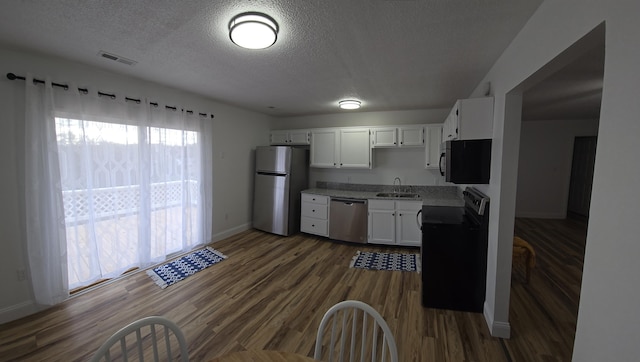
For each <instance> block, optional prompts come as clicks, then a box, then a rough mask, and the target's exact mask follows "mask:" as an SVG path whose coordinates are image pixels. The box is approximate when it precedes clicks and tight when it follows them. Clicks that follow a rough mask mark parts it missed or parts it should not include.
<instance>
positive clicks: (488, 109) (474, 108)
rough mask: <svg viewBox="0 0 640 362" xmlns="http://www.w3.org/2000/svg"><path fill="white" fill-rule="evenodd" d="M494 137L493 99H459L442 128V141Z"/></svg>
mask: <svg viewBox="0 0 640 362" xmlns="http://www.w3.org/2000/svg"><path fill="white" fill-rule="evenodd" d="M492 137H493V97H485V98H470V99H459V100H458V101H457V102H456V104H455V105H454V106H453V109H451V112H449V115H448V116H447V118H446V119H445V121H444V124H443V128H442V141H443V142H444V141H451V140H458V139H459V140H474V139H483V138H492Z"/></svg>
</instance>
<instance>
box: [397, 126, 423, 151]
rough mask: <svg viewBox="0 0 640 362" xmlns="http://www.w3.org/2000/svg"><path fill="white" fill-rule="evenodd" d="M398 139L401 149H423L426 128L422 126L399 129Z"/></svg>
mask: <svg viewBox="0 0 640 362" xmlns="http://www.w3.org/2000/svg"><path fill="white" fill-rule="evenodd" d="M398 138H399V146H400V147H423V146H424V127H423V126H422V125H419V126H403V127H399V128H398Z"/></svg>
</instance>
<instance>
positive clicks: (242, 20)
mask: <svg viewBox="0 0 640 362" xmlns="http://www.w3.org/2000/svg"><path fill="white" fill-rule="evenodd" d="M229 38H231V41H232V42H233V43H234V44H236V45H238V46H241V47H243V48H247V49H264V48H268V47H270V46H272V45H273V44H274V43H275V42H276V39H277V38H278V23H276V21H275V20H273V18H271V17H270V16H269V15H265V14H262V13H256V12H249V13H242V14H238V15H236V16H234V17H233V19H231V21H230V22H229Z"/></svg>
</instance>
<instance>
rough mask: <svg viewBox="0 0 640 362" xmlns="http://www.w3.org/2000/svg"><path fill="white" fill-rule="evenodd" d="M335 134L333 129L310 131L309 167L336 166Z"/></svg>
mask: <svg viewBox="0 0 640 362" xmlns="http://www.w3.org/2000/svg"><path fill="white" fill-rule="evenodd" d="M337 136H338V134H337V131H336V130H335V129H326V130H314V131H312V132H311V165H310V166H311V167H324V168H334V167H336V166H337V165H336V148H337V145H338V144H337V138H338V137H337ZM367 144H368V142H367Z"/></svg>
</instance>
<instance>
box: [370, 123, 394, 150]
mask: <svg viewBox="0 0 640 362" xmlns="http://www.w3.org/2000/svg"><path fill="white" fill-rule="evenodd" d="M397 146H398V129H397V128H395V127H383V128H372V129H371V147H373V148H378V147H397Z"/></svg>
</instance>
